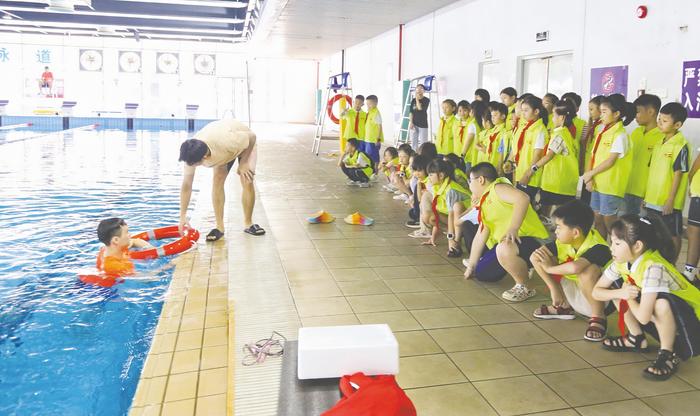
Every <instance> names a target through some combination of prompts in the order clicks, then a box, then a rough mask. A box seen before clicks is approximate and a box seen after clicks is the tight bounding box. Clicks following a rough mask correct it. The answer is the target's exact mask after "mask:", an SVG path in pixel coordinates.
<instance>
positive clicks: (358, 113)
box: [355, 111, 362, 134]
mask: <svg viewBox="0 0 700 416" xmlns="http://www.w3.org/2000/svg"><path fill="white" fill-rule="evenodd" d="M361 114H362V113H361V112H359V111H358V112H357V117H355V134H360V131H359V129H358V126H359V125H360V115H361Z"/></svg>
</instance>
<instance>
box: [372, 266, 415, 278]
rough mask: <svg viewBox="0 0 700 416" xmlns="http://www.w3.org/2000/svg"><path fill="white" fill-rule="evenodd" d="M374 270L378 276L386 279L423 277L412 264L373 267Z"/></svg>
mask: <svg viewBox="0 0 700 416" xmlns="http://www.w3.org/2000/svg"><path fill="white" fill-rule="evenodd" d="M374 271H375V272H377V275H379V277H381V278H382V279H386V280H390V279H407V278H411V277H423V273H421V272H420V271H418V269H417V268H415V267H414V266H390V267H375V268H374Z"/></svg>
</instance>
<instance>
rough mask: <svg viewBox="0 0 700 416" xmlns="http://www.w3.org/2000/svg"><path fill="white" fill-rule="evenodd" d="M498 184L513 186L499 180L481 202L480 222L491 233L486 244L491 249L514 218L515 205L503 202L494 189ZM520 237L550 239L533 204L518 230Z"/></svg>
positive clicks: (504, 179) (490, 186) (488, 188)
mask: <svg viewBox="0 0 700 416" xmlns="http://www.w3.org/2000/svg"><path fill="white" fill-rule="evenodd" d="M498 184H506V185H509V186H512V185H511V183H510V182H509V181H508V179H506V178H497V179H496V180H495V181H493V182H492V183H491V184H490V185H489V186H488V187H487V188H486V191H485V192H484V195H482V197H481V200H480V201H479V222H480V223H481V224H482V225H483V226H485V227H486V228H488V229H489V231H490V234H489V239H488V241H487V242H486V246H487V247H488V248H489V249H491V248H493V246H495V245H496V244H498V243H500V242H501V240H502V239H503V236H505V235H506V232H507V231H508V228H510V219H511V217H512V216H513V205H512V204H508V203H506V202H503V200H501V198H499V197H498V194H497V193H496V191H495V189H494V188H495V186H496V185H498ZM518 236H519V237H535V238H539V239H545V238H548V237H549V233H547V229H546V228H544V225H542V221H540V218H539V217H538V216H537V213H536V212H535V210H534V209H532V205H531V204H528V206H527V213H526V214H525V219H524V220H523V223H522V224H521V225H520V229H519V230H518Z"/></svg>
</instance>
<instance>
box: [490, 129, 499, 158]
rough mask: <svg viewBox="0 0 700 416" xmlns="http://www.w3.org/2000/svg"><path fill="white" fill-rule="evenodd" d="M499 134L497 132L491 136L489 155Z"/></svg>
mask: <svg viewBox="0 0 700 416" xmlns="http://www.w3.org/2000/svg"><path fill="white" fill-rule="evenodd" d="M498 133H500V132H499V131H497V132H495V133H494V134H492V135H490V136H489V150H488V154H489V155H490V154H491V151H492V149H493V142H494V140H496V137H498Z"/></svg>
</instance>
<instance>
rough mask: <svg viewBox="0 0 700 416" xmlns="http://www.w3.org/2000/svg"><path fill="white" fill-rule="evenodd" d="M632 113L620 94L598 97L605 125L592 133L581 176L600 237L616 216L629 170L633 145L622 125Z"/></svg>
mask: <svg viewBox="0 0 700 416" xmlns="http://www.w3.org/2000/svg"><path fill="white" fill-rule="evenodd" d="M635 113H636V112H635V109H634V106H633V105H632V104H631V103H628V102H627V101H626V100H625V97H623V96H622V95H620V94H613V95H610V96H608V97H605V98H603V99H602V100H601V103H600V119H601V121H602V125H603V126H605V127H603V128H602V129H599V132H597V134H596V135H595V139H594V141H593V149H592V151H591V152H592V154H591V163H590V165H589V166H588V167H587V168H586V172H585V173H584V174H583V177H582V179H583V182H584V183H585V184H586V188H587V189H588V190H589V191H590V192H591V208H593V211H594V212H595V215H596V228H597V229H598V231H599V232H600V235H602V236H603V238H607V237H608V229H609V228H610V226H611V225H612V223H613V222H615V220H616V219H617V215H618V211H619V210H620V208H621V207H622V205H623V203H624V197H625V191H626V190H627V180H628V178H629V176H630V174H631V172H632V158H633V156H632V150H633V149H632V148H631V146H630V143H629V137H627V132H626V131H625V127H624V126H626V125H628V124H629V123H631V122H632V119H633V118H634V116H635Z"/></svg>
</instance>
